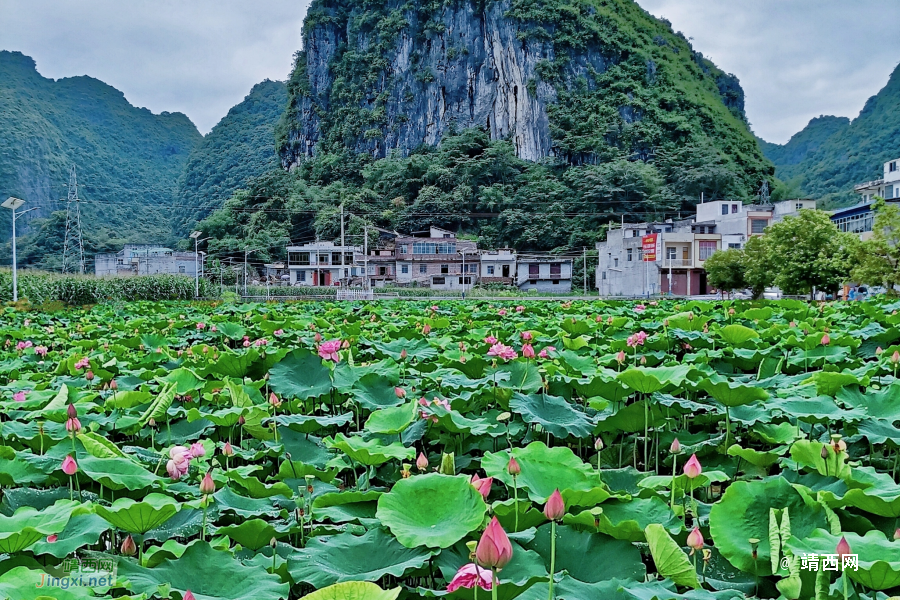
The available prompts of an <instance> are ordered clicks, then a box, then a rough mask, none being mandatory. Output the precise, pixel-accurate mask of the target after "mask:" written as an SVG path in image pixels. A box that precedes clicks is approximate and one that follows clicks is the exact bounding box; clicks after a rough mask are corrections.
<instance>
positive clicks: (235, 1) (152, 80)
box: [0, 0, 900, 142]
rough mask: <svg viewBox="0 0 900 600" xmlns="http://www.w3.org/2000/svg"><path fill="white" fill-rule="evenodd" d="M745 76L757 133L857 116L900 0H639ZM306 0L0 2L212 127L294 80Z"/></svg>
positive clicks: (782, 136)
mask: <svg viewBox="0 0 900 600" xmlns="http://www.w3.org/2000/svg"><path fill="white" fill-rule="evenodd" d="M638 1H639V3H640V4H641V5H642V6H643V7H644V8H646V9H647V10H649V11H650V12H651V13H653V14H655V15H657V16H664V17H666V18H668V19H669V20H670V21H671V22H672V25H673V27H674V28H675V29H676V30H680V31H682V32H684V34H685V35H686V36H688V37H693V38H694V40H693V44H694V47H695V49H697V50H699V51H701V52H703V53H704V55H706V56H707V57H709V58H711V59H712V60H713V61H714V62H715V63H716V64H718V65H719V67H721V68H722V69H724V70H725V71H728V72H731V73H734V74H735V75H737V76H738V77H739V78H740V80H741V83H742V84H743V87H744V90H745V92H746V95H747V114H748V116H749V119H750V122H751V123H752V125H753V129H754V131H755V132H756V133H757V134H758V135H760V136H761V137H762V138H763V139H766V140H769V141H773V142H785V141H787V139H788V138H789V137H790V136H791V135H792V134H794V133H796V132H797V131H799V130H800V129H801V128H803V126H804V125H806V123H807V122H808V121H809V120H810V119H811V118H813V117H816V116H819V115H820V114H835V115H841V116H847V117H855V116H856V115H857V114H858V113H859V111H860V110H861V109H862V106H863V104H864V103H865V101H866V99H867V98H868V97H869V96H872V95H873V94H875V93H877V92H878V90H879V89H881V88H882V87H883V86H884V84H885V83H886V82H887V78H888V76H889V75H890V73H891V72H892V71H893V69H894V67H895V66H896V65H897V63H898V62H900V30H898V28H897V25H898V23H900V1H898V0H850V1H848V0H638ZM308 5H309V0H256V1H255V2H246V1H245V0H188V1H183V0H182V1H173V0H77V1H76V0H0V49H6V50H19V51H21V52H24V53H25V54H28V55H29V56H32V57H33V58H34V59H35V60H36V61H37V65H38V70H39V71H40V72H41V74H43V75H44V76H45V77H53V78H60V77H67V76H71V75H84V74H87V75H91V76H93V77H96V78H98V79H101V80H103V81H105V82H106V83H109V84H110V85H112V86H114V87H116V88H118V89H120V90H122V91H123V92H124V93H125V96H126V97H127V98H128V100H129V101H131V103H132V104H135V105H137V106H146V107H147V108H149V109H151V110H152V111H153V112H162V111H181V112H184V113H185V114H187V115H188V116H189V117H190V118H191V119H192V120H193V121H194V123H196V124H197V127H198V128H199V129H200V131H201V132H203V133H206V132H208V131H209V130H210V128H212V126H213V125H215V124H216V122H218V120H219V119H221V118H222V117H223V116H224V115H225V113H226V112H228V109H229V108H230V107H232V106H233V105H235V104H237V103H238V102H240V101H241V99H243V97H244V96H245V95H246V94H247V92H249V91H250V88H251V87H252V86H253V84H255V83H257V82H259V81H262V80H263V79H266V78H268V79H281V80H283V79H286V78H287V76H288V73H289V71H290V67H291V56H292V54H293V53H294V51H295V50H297V49H299V47H300V30H301V25H302V21H303V16H304V14H305V12H306V8H307V6H308Z"/></svg>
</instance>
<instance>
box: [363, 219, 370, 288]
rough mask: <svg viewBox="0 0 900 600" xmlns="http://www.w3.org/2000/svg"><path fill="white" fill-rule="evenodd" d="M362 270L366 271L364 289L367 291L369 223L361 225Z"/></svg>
mask: <svg viewBox="0 0 900 600" xmlns="http://www.w3.org/2000/svg"><path fill="white" fill-rule="evenodd" d="M363 232H364V233H363V270H364V271H365V273H366V285H365V290H366V291H369V225H368V223H367V224H366V225H364V226H363Z"/></svg>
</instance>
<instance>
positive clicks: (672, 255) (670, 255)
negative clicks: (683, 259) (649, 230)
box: [666, 248, 678, 260]
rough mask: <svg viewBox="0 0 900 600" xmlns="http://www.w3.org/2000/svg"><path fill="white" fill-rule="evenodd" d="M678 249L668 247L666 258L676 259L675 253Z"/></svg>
mask: <svg viewBox="0 0 900 600" xmlns="http://www.w3.org/2000/svg"><path fill="white" fill-rule="evenodd" d="M677 251H678V249H677V248H666V258H668V259H669V260H675V253H676V252H677Z"/></svg>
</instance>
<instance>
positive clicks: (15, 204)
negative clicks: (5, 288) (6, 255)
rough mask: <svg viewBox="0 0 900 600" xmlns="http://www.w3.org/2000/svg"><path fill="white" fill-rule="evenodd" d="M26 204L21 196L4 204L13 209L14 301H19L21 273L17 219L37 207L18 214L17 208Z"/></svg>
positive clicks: (9, 199)
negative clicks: (17, 258)
mask: <svg viewBox="0 0 900 600" xmlns="http://www.w3.org/2000/svg"><path fill="white" fill-rule="evenodd" d="M23 204H25V201H24V200H22V199H20V198H13V197H12V196H10V197H9V198H7V199H6V201H5V202H4V203H3V204H2V206H3V208H8V209H10V210H11V211H12V288H13V289H12V298H13V302H18V301H19V275H18V270H19V269H18V265H17V264H16V219H18V218H19V217H21V216H22V215H24V214H25V213H27V212H29V211H32V210H35V209H36V208H37V207H35V208H29V209H28V210H26V211H22V212H20V213H19V214H16V209H17V208H21V206H22V205H23Z"/></svg>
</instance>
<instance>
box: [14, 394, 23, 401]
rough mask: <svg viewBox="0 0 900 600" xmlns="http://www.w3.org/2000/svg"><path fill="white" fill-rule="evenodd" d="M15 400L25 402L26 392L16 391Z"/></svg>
mask: <svg viewBox="0 0 900 600" xmlns="http://www.w3.org/2000/svg"><path fill="white" fill-rule="evenodd" d="M13 400H15V401H16V402H25V392H16V393H15V394H13Z"/></svg>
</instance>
